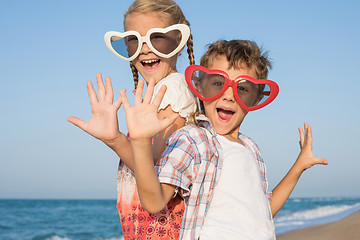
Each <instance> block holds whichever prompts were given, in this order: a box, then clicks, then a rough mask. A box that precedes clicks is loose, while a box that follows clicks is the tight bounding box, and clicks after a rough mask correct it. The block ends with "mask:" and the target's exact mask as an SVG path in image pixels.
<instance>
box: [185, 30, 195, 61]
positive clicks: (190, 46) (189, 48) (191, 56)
mask: <svg viewBox="0 0 360 240" xmlns="http://www.w3.org/2000/svg"><path fill="white" fill-rule="evenodd" d="M193 44H194V42H193V36H192V34H191V33H190V36H189V39H188V41H187V44H186V45H187V53H188V55H189V60H190V65H193V64H195V58H194V49H193Z"/></svg>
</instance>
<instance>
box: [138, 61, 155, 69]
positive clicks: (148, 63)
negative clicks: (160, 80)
mask: <svg viewBox="0 0 360 240" xmlns="http://www.w3.org/2000/svg"><path fill="white" fill-rule="evenodd" d="M141 64H142V65H143V66H144V68H146V69H153V68H156V67H157V66H158V65H159V64H160V59H157V60H155V59H154V60H143V61H141Z"/></svg>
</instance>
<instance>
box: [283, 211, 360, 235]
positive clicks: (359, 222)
mask: <svg viewBox="0 0 360 240" xmlns="http://www.w3.org/2000/svg"><path fill="white" fill-rule="evenodd" d="M359 236H360V211H357V212H355V213H353V214H351V215H349V216H347V217H345V218H343V219H340V220H338V221H335V222H331V223H326V224H321V225H316V226H310V227H306V228H302V229H298V230H294V231H291V232H287V233H284V234H281V235H279V236H277V237H276V239H278V240H302V239H306V240H352V239H357V238H359Z"/></svg>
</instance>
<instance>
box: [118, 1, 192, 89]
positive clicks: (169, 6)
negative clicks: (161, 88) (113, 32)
mask: <svg viewBox="0 0 360 240" xmlns="http://www.w3.org/2000/svg"><path fill="white" fill-rule="evenodd" d="M135 12H136V13H139V12H140V13H155V14H159V15H163V16H164V15H165V16H166V17H167V18H168V20H169V23H170V25H174V24H186V25H188V26H189V27H190V23H189V22H188V21H187V20H186V18H185V16H184V14H183V12H182V11H181V8H180V7H179V5H177V3H176V2H174V1H173V0H136V1H134V2H133V4H132V5H131V6H130V7H129V9H128V10H127V12H126V13H125V15H124V26H125V21H126V18H127V16H129V15H130V14H132V13H135ZM187 53H188V57H189V61H190V65H192V64H195V58H194V51H193V37H192V35H191V34H190V37H189V39H188V41H187ZM130 68H131V71H132V73H133V77H134V83H135V88H136V87H137V83H138V80H139V74H138V71H137V69H136V68H135V66H134V64H133V63H132V62H130Z"/></svg>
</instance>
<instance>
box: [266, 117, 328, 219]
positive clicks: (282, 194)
mask: <svg viewBox="0 0 360 240" xmlns="http://www.w3.org/2000/svg"><path fill="white" fill-rule="evenodd" d="M304 129H305V135H304V131H303V129H302V128H299V132H300V148H301V151H300V154H299V156H298V158H297V159H296V161H295V163H294V165H293V166H292V167H291V168H290V170H289V172H288V173H287V174H286V175H285V177H284V178H283V179H282V180H281V181H280V183H279V184H278V185H277V186H276V187H275V188H274V189H273V191H272V194H273V197H272V200H271V203H270V207H271V212H272V215H273V216H275V215H276V214H277V212H278V211H279V210H280V209H281V207H282V206H283V205H284V204H285V202H286V201H287V199H288V198H289V196H290V194H291V192H292V191H293V189H294V188H295V185H296V184H297V182H298V180H299V178H300V176H301V174H302V173H303V172H304V171H305V170H306V169H308V168H311V167H312V166H314V165H316V164H322V165H327V164H328V161H327V160H326V159H324V158H316V157H314V154H313V152H312V133H311V127H310V125H308V124H307V123H305V124H304Z"/></svg>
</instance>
